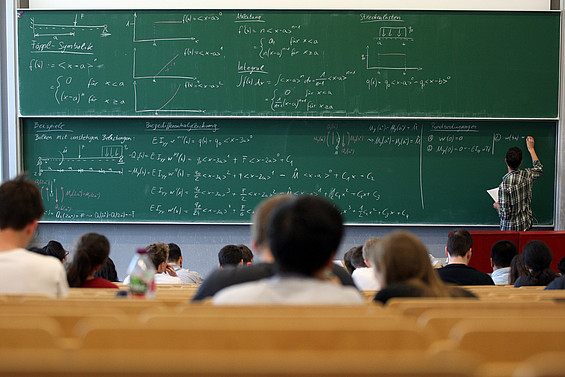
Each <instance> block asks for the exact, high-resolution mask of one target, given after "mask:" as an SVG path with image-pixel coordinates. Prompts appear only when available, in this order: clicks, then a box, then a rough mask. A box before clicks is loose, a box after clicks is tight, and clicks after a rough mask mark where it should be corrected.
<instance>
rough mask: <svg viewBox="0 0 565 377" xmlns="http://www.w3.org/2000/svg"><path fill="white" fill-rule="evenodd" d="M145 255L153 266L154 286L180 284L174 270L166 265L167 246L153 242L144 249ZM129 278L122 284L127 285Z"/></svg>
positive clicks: (180, 281) (167, 256) (167, 257)
mask: <svg viewBox="0 0 565 377" xmlns="http://www.w3.org/2000/svg"><path fill="white" fill-rule="evenodd" d="M145 249H146V250H147V255H149V258H150V259H151V261H152V262H153V265H154V266H155V271H156V273H155V284H182V280H181V279H180V278H179V277H178V276H177V274H176V272H175V270H174V268H173V267H172V266H171V265H169V264H167V259H169V245H168V244H166V243H163V242H155V243H152V244H151V245H148V246H147V247H146V248H145ZM129 281H130V277H129V275H128V276H126V278H125V279H124V284H126V285H127V284H129Z"/></svg>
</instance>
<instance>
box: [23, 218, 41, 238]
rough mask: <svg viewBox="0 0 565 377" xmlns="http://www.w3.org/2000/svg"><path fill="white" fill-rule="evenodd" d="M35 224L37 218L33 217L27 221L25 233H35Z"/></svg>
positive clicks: (36, 223)
mask: <svg viewBox="0 0 565 377" xmlns="http://www.w3.org/2000/svg"><path fill="white" fill-rule="evenodd" d="M37 225H38V220H37V219H35V220H33V221H32V222H31V223H29V224H28V225H27V226H26V228H25V230H26V233H27V234H30V235H33V233H35V230H36V229H37Z"/></svg>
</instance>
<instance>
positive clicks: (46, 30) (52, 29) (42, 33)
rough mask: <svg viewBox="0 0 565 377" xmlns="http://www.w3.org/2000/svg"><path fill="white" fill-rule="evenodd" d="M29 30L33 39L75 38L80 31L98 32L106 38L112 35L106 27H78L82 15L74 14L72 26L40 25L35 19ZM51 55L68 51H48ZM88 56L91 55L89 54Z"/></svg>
mask: <svg viewBox="0 0 565 377" xmlns="http://www.w3.org/2000/svg"><path fill="white" fill-rule="evenodd" d="M30 20H31V30H32V32H33V36H34V37H35V38H39V37H51V38H53V39H58V38H59V37H63V36H72V37H74V36H76V33H77V31H81V30H100V37H108V36H110V35H112V34H111V33H110V32H108V25H80V24H79V21H81V20H82V15H81V16H79V15H78V14H75V19H74V22H73V23H72V24H68V25H64V24H40V23H36V22H35V18H33V17H32V18H31V19H30ZM48 52H51V53H69V52H68V51H64V50H58V51H48ZM75 53H77V52H75ZM89 54H91V53H90V52H89Z"/></svg>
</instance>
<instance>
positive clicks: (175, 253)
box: [168, 243, 182, 263]
mask: <svg viewBox="0 0 565 377" xmlns="http://www.w3.org/2000/svg"><path fill="white" fill-rule="evenodd" d="M180 257H182V253H181V251H180V247H179V245H177V244H176V243H170V244H169V258H168V262H169V263H177V262H178V261H179V259H180Z"/></svg>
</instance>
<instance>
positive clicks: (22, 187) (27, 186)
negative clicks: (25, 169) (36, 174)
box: [0, 174, 45, 230]
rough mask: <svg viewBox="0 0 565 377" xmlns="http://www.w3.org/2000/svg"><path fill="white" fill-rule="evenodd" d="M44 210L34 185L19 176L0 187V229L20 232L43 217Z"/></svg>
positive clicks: (23, 175) (39, 194) (21, 175)
mask: <svg viewBox="0 0 565 377" xmlns="http://www.w3.org/2000/svg"><path fill="white" fill-rule="evenodd" d="M43 212H45V208H44V207H43V201H42V200H41V193H40V191H39V188H38V187H37V185H36V184H35V183H33V182H32V181H30V180H29V179H28V178H27V175H25V174H20V175H18V176H17V177H16V178H14V179H12V180H11V181H6V182H4V183H3V184H2V185H1V186H0V229H6V228H12V229H14V230H22V229H23V228H25V226H26V225H28V224H31V223H32V222H33V221H34V220H39V219H40V218H41V216H43Z"/></svg>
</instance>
